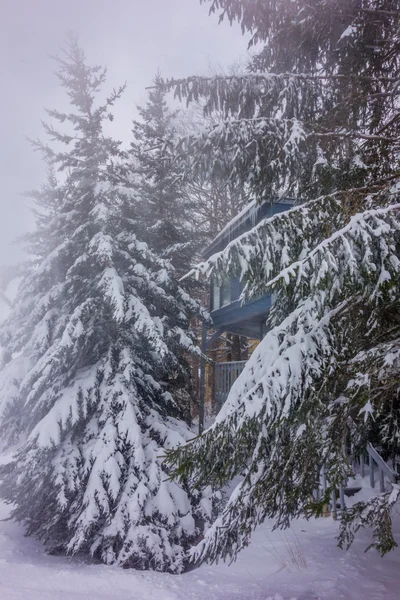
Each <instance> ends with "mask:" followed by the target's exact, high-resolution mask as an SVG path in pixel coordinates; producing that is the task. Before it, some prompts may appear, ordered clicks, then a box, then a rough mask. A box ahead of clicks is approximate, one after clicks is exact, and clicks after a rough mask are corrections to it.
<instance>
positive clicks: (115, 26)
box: [0, 0, 246, 266]
mask: <svg viewBox="0 0 400 600" xmlns="http://www.w3.org/2000/svg"><path fill="white" fill-rule="evenodd" d="M208 9H209V7H208V5H202V6H200V2H199V0H168V1H166V0H148V1H146V2H144V1H139V0H113V1H111V0H84V1H82V0H68V1H67V0H34V1H33V0H2V2H1V13H0V15H1V19H0V50H1V52H0V56H1V58H0V65H1V73H2V94H1V97H0V115H1V131H2V133H3V138H2V139H3V150H2V156H1V160H0V175H1V182H2V190H1V192H2V193H1V218H0V266H4V265H8V264H12V263H14V262H16V261H19V260H21V258H22V257H23V254H22V250H21V247H20V245H19V244H18V243H15V240H16V238H17V237H19V236H21V235H22V234H23V233H24V232H26V231H27V230H28V229H29V228H30V227H31V226H32V219H31V215H30V211H29V208H28V201H27V199H26V198H24V197H23V192H24V191H26V190H30V189H33V188H35V187H36V186H38V185H40V183H41V181H43V176H44V167H43V164H42V161H41V157H40V156H39V155H38V154H35V153H34V151H33V150H32V148H31V146H30V144H29V141H28V139H27V138H33V139H34V138H37V137H40V136H41V135H42V127H41V120H42V119H45V117H46V115H45V108H55V107H57V108H60V106H61V107H62V106H64V102H65V99H64V95H63V90H62V89H61V88H60V86H59V82H58V81H57V78H56V77H55V75H54V71H55V64H54V61H53V60H52V58H51V56H52V55H53V56H54V55H56V54H57V53H59V51H60V48H61V47H62V46H63V44H64V41H65V35H66V33H67V32H68V31H72V32H74V33H76V34H77V35H78V38H79V42H80V44H81V45H82V47H83V48H84V50H85V53H86V55H87V58H88V62H89V63H90V64H102V65H105V66H107V68H108V86H107V89H110V88H112V87H113V86H118V85H120V84H121V83H123V82H126V83H127V88H126V91H125V93H124V95H123V98H122V100H121V101H120V102H119V103H118V105H117V106H116V107H115V111H114V113H115V117H116V118H115V121H114V123H113V132H112V133H113V135H114V137H115V138H116V139H120V140H121V141H122V142H123V143H128V142H129V140H130V135H131V134H130V129H131V125H130V124H131V120H132V118H134V117H135V116H136V105H137V104H140V103H143V102H144V101H145V98H146V89H145V88H146V86H148V85H150V84H151V82H152V78H153V77H154V75H155V73H156V71H157V70H158V69H159V70H160V72H161V73H162V75H163V76H165V77H183V76H186V75H191V74H206V73H208V72H209V71H210V69H211V68H213V69H218V68H221V67H222V68H225V67H228V66H229V65H230V64H231V63H232V62H234V61H236V60H237V59H238V58H240V57H241V56H242V57H243V56H244V55H245V54H246V38H244V37H243V36H242V33H241V30H240V27H239V25H238V24H235V25H233V26H232V27H230V26H229V24H228V23H224V24H222V25H218V19H217V18H216V16H215V15H214V16H212V17H210V16H209V14H208Z"/></svg>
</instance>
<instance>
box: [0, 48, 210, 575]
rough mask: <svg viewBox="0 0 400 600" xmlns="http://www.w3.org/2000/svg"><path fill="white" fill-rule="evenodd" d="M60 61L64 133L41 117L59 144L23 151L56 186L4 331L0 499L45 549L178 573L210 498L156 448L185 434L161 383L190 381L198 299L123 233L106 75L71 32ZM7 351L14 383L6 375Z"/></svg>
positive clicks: (48, 191) (130, 225) (131, 218)
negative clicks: (4, 442)
mask: <svg viewBox="0 0 400 600" xmlns="http://www.w3.org/2000/svg"><path fill="white" fill-rule="evenodd" d="M58 62H59V67H60V68H59V74H58V76H59V79H60V82H61V85H62V87H63V88H64V89H65V90H66V93H67V95H68V98H69V101H70V104H71V107H72V112H70V113H64V112H59V111H57V110H51V111H48V114H49V117H51V118H52V119H54V120H55V121H57V122H59V124H63V123H66V124H69V126H70V129H69V130H68V129H67V127H65V129H64V130H63V131H59V130H58V129H56V128H54V127H53V126H52V125H45V130H46V132H47V134H48V135H49V136H50V139H51V140H53V142H55V144H54V145H53V148H51V147H49V146H47V145H44V144H42V143H41V142H36V143H35V146H36V148H38V149H39V150H41V151H43V152H44V154H45V157H46V160H47V161H50V163H51V165H52V166H53V167H54V168H57V169H58V171H59V172H60V175H59V181H57V179H56V178H55V177H54V173H53V172H52V173H50V176H49V183H48V184H47V185H46V186H45V187H44V188H43V189H42V190H40V191H39V192H38V193H34V198H35V200H36V206H37V214H36V221H37V229H36V231H35V232H34V233H33V234H32V235H31V236H30V237H29V240H28V242H29V249H30V251H31V252H32V253H33V255H34V258H35V263H34V264H33V265H32V264H30V265H29V266H28V267H27V269H26V271H25V273H24V275H23V278H22V282H21V284H20V287H19V292H18V295H17V298H16V300H15V303H14V305H13V307H12V310H11V313H10V316H9V317H8V319H7V320H6V322H5V323H4V324H3V325H2V327H1V331H0V342H1V345H2V346H3V348H4V350H5V352H4V357H3V372H2V375H4V377H5V380H6V382H7V381H8V382H10V380H12V382H13V384H14V387H13V388H12V390H11V391H12V395H11V397H8V398H7V403H8V406H7V410H6V411H5V418H4V419H3V422H2V429H3V431H5V430H6V431H7V435H8V437H9V438H10V439H16V437H17V436H18V435H20V434H24V435H26V436H27V437H26V440H25V441H24V443H22V444H21V445H20V446H19V448H18V450H17V451H16V453H15V455H14V458H13V460H12V461H11V462H10V463H9V464H8V465H7V466H5V467H4V468H3V472H2V477H3V479H2V483H1V495H2V496H3V497H4V498H5V499H6V500H7V501H8V502H12V503H13V510H12V516H13V517H14V518H15V519H17V520H18V521H22V522H23V523H24V524H25V526H26V530H27V533H28V534H33V535H35V536H37V537H39V538H40V539H42V540H43V541H44V542H45V543H46V545H47V546H48V548H49V549H58V550H60V551H65V552H78V551H84V552H87V553H90V554H91V555H93V556H96V557H98V558H100V559H101V560H102V561H104V562H106V563H117V564H122V565H125V566H131V567H136V568H140V569H144V568H152V569H156V570H160V571H170V572H180V571H182V569H183V568H184V565H185V549H186V548H187V546H188V545H189V544H190V542H191V541H192V540H193V539H194V538H195V537H196V536H198V534H199V532H200V530H201V527H202V523H203V524H204V522H205V521H206V520H207V519H209V517H210V512H209V511H210V510H211V502H210V497H209V496H208V495H207V494H204V493H203V494H197V492H196V491H195V490H192V491H191V492H189V490H188V488H187V487H186V486H185V485H183V486H180V485H178V484H177V483H174V482H171V481H169V480H168V473H167V471H166V468H165V466H164V465H163V459H162V456H163V454H164V452H165V450H166V449H168V448H171V447H172V446H175V445H176V444H182V443H184V442H185V441H186V440H187V439H188V437H190V436H191V435H192V434H191V431H190V430H189V428H188V427H187V426H186V424H185V423H184V421H183V420H182V416H183V415H182V412H183V411H182V408H181V407H180V405H179V403H178V402H177V401H176V398H174V396H173V394H172V393H171V390H170V389H168V387H166V385H165V381H168V380H169V381H171V380H174V381H178V380H181V381H183V382H184V381H186V380H187V376H188V373H189V368H188V365H187V363H186V362H185V361H184V360H183V359H182V354H183V350H184V351H185V352H191V351H194V345H193V336H192V335H191V334H190V332H189V333H188V313H189V311H192V312H198V310H199V309H198V306H197V305H196V303H195V302H193V301H192V300H191V299H190V298H189V297H188V296H187V294H185V293H184V292H183V290H182V289H181V288H179V287H178V286H177V284H176V283H175V281H174V279H173V269H172V268H171V266H170V264H169V263H168V261H165V260H163V259H161V258H159V257H158V256H157V255H156V254H155V253H154V252H153V251H152V250H150V249H149V247H148V246H147V245H146V243H144V242H143V241H142V240H141V239H140V238H139V237H138V235H137V234H136V233H135V232H137V231H138V229H139V228H138V227H137V222H136V214H135V209H134V207H135V202H133V201H132V194H134V193H135V192H134V190H132V189H131V187H126V186H125V185H124V183H123V181H124V179H123V177H121V172H122V171H121V169H120V167H119V163H120V162H121V164H123V161H124V159H125V157H124V156H123V155H122V153H121V150H120V148H119V143H117V142H115V141H114V140H112V139H111V138H110V137H106V136H105V135H104V133H103V123H104V120H105V119H112V116H111V114H110V110H111V108H112V106H113V105H114V102H115V101H116V100H117V99H118V98H119V97H120V95H121V93H122V89H119V90H116V91H114V92H113V93H112V94H111V95H110V96H109V97H108V98H107V99H106V100H105V101H104V103H96V101H95V100H96V97H98V93H100V91H101V88H102V85H103V83H104V81H105V71H104V70H103V69H101V68H100V67H89V66H87V65H86V62H85V59H84V55H83V53H82V51H81V50H80V48H79V47H78V46H77V44H76V42H75V41H73V40H72V41H71V42H70V45H69V47H68V50H67V52H66V55H65V57H63V58H60V59H58ZM121 181H122V183H121ZM16 354H18V355H20V356H21V357H23V358H24V359H26V364H25V367H26V372H25V374H24V377H23V378H22V381H19V380H18V379H16V378H15V377H14V378H13V377H12V374H11V376H10V361H11V359H12V357H13V356H15V355H16ZM1 389H2V390H4V385H2V386H1Z"/></svg>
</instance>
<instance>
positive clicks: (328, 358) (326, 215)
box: [165, 0, 400, 560]
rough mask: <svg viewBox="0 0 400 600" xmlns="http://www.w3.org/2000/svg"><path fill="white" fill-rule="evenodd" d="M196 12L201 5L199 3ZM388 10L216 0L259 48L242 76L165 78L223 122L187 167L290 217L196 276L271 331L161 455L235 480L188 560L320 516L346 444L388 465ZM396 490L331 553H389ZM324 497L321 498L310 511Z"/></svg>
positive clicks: (188, 148)
mask: <svg viewBox="0 0 400 600" xmlns="http://www.w3.org/2000/svg"><path fill="white" fill-rule="evenodd" d="M204 1H206V0H204ZM399 8H400V7H399V3H398V1H396V0H384V1H380V2H377V1H376V0H366V1H364V2H360V1H359V0H354V1H350V2H349V1H348V0H334V1H331V0H329V2H328V1H327V0H317V1H315V2H312V3H307V2H304V1H303V0H294V1H292V2H287V1H286V0H282V1H281V0H278V1H277V0H271V1H269V0H254V1H253V2H244V1H243V0H211V11H212V12H214V11H216V10H221V19H222V18H224V17H227V18H228V19H230V20H231V21H233V20H239V21H240V22H241V25H242V28H243V30H246V31H250V32H252V34H253V41H254V42H264V43H265V47H264V49H263V50H262V51H261V52H259V53H258V54H257V55H256V56H255V57H254V59H253V60H252V62H251V64H250V68H249V71H248V72H247V73H244V74H243V75H241V76H239V75H236V76H230V77H212V78H201V77H192V78H189V79H186V80H181V81H171V82H166V83H165V89H173V88H174V89H175V92H176V94H177V95H178V96H179V97H187V98H188V100H189V101H190V100H197V98H198V97H204V98H205V99H206V103H205V107H206V111H218V112H219V113H222V114H223V118H222V120H221V122H220V123H219V124H218V125H216V126H215V127H211V128H209V130H208V131H204V132H202V134H201V135H197V136H196V135H194V136H189V137H188V138H186V139H184V140H183V141H182V142H181V147H182V149H183V152H182V164H187V163H188V161H187V158H186V156H185V154H186V153H189V155H190V160H189V168H190V169H191V170H196V169H197V170H198V171H199V172H202V173H203V174H204V173H208V174H209V177H210V178H213V177H216V176H219V174H220V169H221V165H225V164H226V165H227V172H228V173H229V174H230V177H231V180H232V182H233V183H234V182H235V181H238V184H243V183H244V184H246V185H248V186H249V188H250V189H251V191H252V192H253V194H254V195H255V196H256V197H257V198H258V199H260V200H265V199H268V198H269V199H270V200H271V201H272V202H273V201H274V200H275V199H277V198H280V197H282V196H291V197H294V198H296V199H297V201H298V203H299V206H298V207H295V208H293V209H292V210H291V211H289V212H288V213H286V214H279V215H276V216H274V217H273V218H271V219H269V220H266V221H264V222H262V223H261V224H260V225H259V226H258V227H256V229H255V230H253V231H252V232H250V233H248V234H246V235H244V236H241V238H239V239H238V240H237V241H236V242H232V243H231V244H230V245H229V246H228V247H227V248H226V250H225V251H224V252H222V253H221V254H219V255H216V256H215V257H213V258H211V259H210V260H209V261H208V262H207V263H206V264H204V265H202V266H200V267H199V271H200V272H203V273H206V274H208V275H210V274H213V273H216V274H217V276H221V275H223V274H226V275H234V276H236V277H240V278H242V279H243V280H244V281H245V282H246V288H245V292H244V293H245V295H247V296H248V297H251V296H255V295H258V294H265V293H274V295H275V303H274V306H273V309H272V311H271V313H270V317H269V321H268V325H269V332H268V333H267V335H266V337H265V338H264V340H263V341H262V342H261V344H260V345H259V347H258V348H257V350H256V351H255V352H254V354H253V356H252V357H251V359H250V361H249V362H248V364H247V366H246V368H245V370H244V371H243V374H242V375H241V377H240V378H239V379H238V380H237V381H236V383H235V384H234V386H233V388H232V390H231V393H230V396H229V398H228V400H227V403H226V405H225V406H224V408H223V409H222V411H221V413H220V414H219V415H218V418H217V421H216V423H215V424H214V425H213V426H212V427H211V428H210V429H209V430H208V431H207V432H206V433H205V434H204V435H203V436H202V437H200V438H198V439H197V440H195V441H193V442H192V443H191V444H189V445H188V446H186V447H183V448H178V449H177V450H175V451H173V452H171V453H170V455H169V461H170V463H171V464H172V465H174V467H175V475H176V476H177V477H178V478H179V477H182V476H184V477H191V479H192V481H193V485H200V486H201V485H203V486H205V485H209V484H212V485H214V486H215V487H217V488H220V487H222V486H224V485H225V484H226V483H228V482H229V481H231V480H232V478H233V477H234V476H236V475H242V481H241V483H240V484H239V485H238V486H237V487H236V489H235V491H234V492H233V493H232V495H231V497H230V499H229V501H228V503H227V505H226V507H225V509H224V510H223V512H222V514H221V515H220V517H219V518H218V519H217V521H216V522H215V523H214V525H213V526H212V527H211V529H210V530H209V531H208V532H207V535H206V537H205V540H204V541H203V542H202V543H201V544H200V545H199V547H198V548H197V550H196V551H195V552H194V556H195V557H197V558H199V559H200V560H204V559H207V558H208V559H211V560H214V559H216V558H218V557H219V556H227V555H233V556H235V555H236V553H237V552H238V551H239V550H240V549H241V548H243V547H244V546H245V545H246V544H247V543H248V542H249V538H250V535H251V532H252V531H253V529H254V527H255V526H256V525H257V524H258V523H260V522H262V521H263V520H264V519H265V518H266V517H272V518H274V519H275V521H276V524H277V526H287V525H288V524H289V522H290V520H291V519H292V518H294V517H296V516H298V515H300V514H306V515H308V514H310V513H314V514H319V511H320V510H321V504H318V503H314V502H313V501H312V500H311V498H312V492H313V491H314V490H315V489H316V488H317V486H318V483H319V476H320V469H321V467H322V465H325V467H326V469H327V478H328V481H329V484H330V489H329V491H331V489H333V488H335V487H337V486H338V484H339V483H340V482H342V481H343V480H344V479H346V477H347V476H349V475H350V473H351V467H350V466H349V461H348V457H347V452H346V449H347V446H349V445H350V447H351V452H352V453H353V454H354V455H357V452H359V451H360V450H361V449H362V448H363V447H364V445H365V443H366V442H367V441H371V442H373V443H376V442H378V443H379V444H380V445H381V446H382V447H383V448H384V449H385V450H386V452H387V454H388V455H390V454H391V455H392V456H393V457H394V456H395V455H396V454H399V453H400V444H399V439H400V436H399V431H400V425H399V398H400V395H399V394H400V388H399V380H400V338H399V333H400V319H399V315H400V310H399V309H400V305H399V298H400V221H399V214H400V198H399V191H398V190H399V152H398V150H399V133H400V113H399V105H398V81H399V76H400V64H399V53H398V43H399V37H398V32H399V24H400V21H399V19H400V10H399ZM397 500H398V488H397V487H395V488H394V489H393V493H391V494H386V495H383V496H382V497H378V498H374V499H371V501H370V502H367V503H364V504H363V505H359V506H357V507H355V509H354V510H353V511H349V513H348V514H347V516H346V518H345V519H343V520H342V521H341V526H342V531H341V535H340V543H341V544H344V543H348V542H351V541H352V539H353V536H354V533H355V531H357V529H358V528H359V527H360V526H365V525H370V526H372V527H373V528H374V535H375V537H374V543H373V545H374V546H375V547H376V548H378V549H379V550H380V551H381V552H382V553H385V552H387V551H388V550H390V549H391V548H393V546H394V545H395V542H394V540H393V536H392V532H391V519H390V510H391V509H392V507H393V504H394V503H395V502H396V501H397ZM323 501H326V498H325V499H323V500H322V502H323Z"/></svg>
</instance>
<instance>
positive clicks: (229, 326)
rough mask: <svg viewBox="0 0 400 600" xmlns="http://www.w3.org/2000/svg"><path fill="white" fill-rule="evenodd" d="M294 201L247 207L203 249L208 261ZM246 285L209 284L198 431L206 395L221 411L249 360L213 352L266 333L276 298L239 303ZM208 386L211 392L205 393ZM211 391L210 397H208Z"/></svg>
mask: <svg viewBox="0 0 400 600" xmlns="http://www.w3.org/2000/svg"><path fill="white" fill-rule="evenodd" d="M292 206H293V201H292V200H290V199H283V200H280V201H275V202H263V203H262V204H256V202H255V201H254V202H251V203H250V204H248V205H247V206H246V207H245V208H244V209H243V210H242V211H241V212H240V213H239V214H238V215H237V216H236V217H235V218H234V219H232V221H230V222H229V223H228V225H226V227H224V229H223V230H222V231H221V232H220V233H219V234H218V235H217V237H216V238H215V239H214V240H213V241H212V242H211V244H210V245H209V246H207V248H205V249H204V250H203V257H204V259H205V260H207V259H208V258H210V257H211V256H212V255H213V254H215V253H217V252H221V251H222V250H224V248H226V246H227V245H228V244H229V243H230V242H231V241H232V240H234V239H236V238H238V237H239V236H240V235H242V234H243V233H246V232H247V231H250V230H251V229H253V227H255V226H256V225H257V224H258V223H260V222H261V221H262V220H263V219H266V218H269V217H272V216H273V215H275V214H277V213H280V212H284V211H286V210H289V209H290V208H291V207H292ZM242 290H243V286H242V284H241V282H240V281H239V280H237V279H226V280H224V281H222V283H221V282H217V281H216V280H212V281H211V283H210V314H211V317H212V320H213V328H212V330H211V332H210V331H209V330H208V329H207V325H206V324H203V330H202V351H203V355H205V354H206V353H207V354H208V357H209V361H208V363H207V361H206V360H203V361H202V364H201V369H200V390H199V423H200V425H199V429H200V432H201V431H203V427H204V402H205V398H206V396H210V395H211V397H212V403H213V405H214V406H215V409H216V410H217V411H218V410H219V409H220V408H221V406H222V404H223V403H224V402H225V400H226V398H227V397H228V394H229V390H230V388H231V386H232V384H233V383H234V381H235V380H236V379H237V377H238V376H239V375H240V373H241V372H242V370H243V368H244V365H245V364H246V360H239V361H237V360H233V361H232V360H229V361H224V360H223V361H220V360H218V358H216V357H215V356H214V357H212V356H211V352H210V350H211V349H212V348H213V347H215V344H218V340H221V339H223V338H224V336H226V334H234V335H237V336H245V337H246V338H247V339H248V340H250V344H249V346H251V344H253V345H254V343H257V341H259V340H261V339H262V338H263V337H264V335H265V333H266V320H267V317H268V313H269V311H270V309H271V306H272V302H273V298H272V296H271V295H270V294H268V295H265V296H262V297H259V298H253V299H251V300H248V301H245V302H243V301H242V300H240V295H241V293H242ZM206 385H208V390H206ZM207 391H208V394H207Z"/></svg>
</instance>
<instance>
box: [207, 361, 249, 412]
mask: <svg viewBox="0 0 400 600" xmlns="http://www.w3.org/2000/svg"><path fill="white" fill-rule="evenodd" d="M246 362H247V361H245V360H237V361H232V362H223V363H216V365H215V401H216V404H217V408H218V409H219V408H221V406H222V405H223V403H224V402H225V401H226V399H227V397H228V394H229V392H230V389H231V387H232V385H233V384H234V383H235V381H236V379H237V378H238V377H239V375H240V373H241V372H242V371H243V369H244V365H245V364H246Z"/></svg>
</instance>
